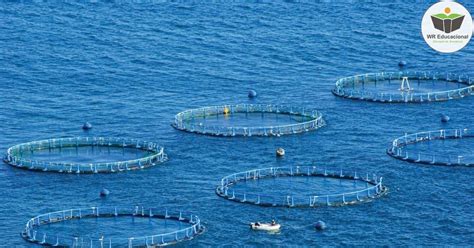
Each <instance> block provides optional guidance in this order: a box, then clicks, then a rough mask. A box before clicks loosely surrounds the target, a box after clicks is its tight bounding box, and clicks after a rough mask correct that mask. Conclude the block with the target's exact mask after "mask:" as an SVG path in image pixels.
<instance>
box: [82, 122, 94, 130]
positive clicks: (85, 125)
mask: <svg viewBox="0 0 474 248" xmlns="http://www.w3.org/2000/svg"><path fill="white" fill-rule="evenodd" d="M91 128H92V124H90V123H89V122H86V123H84V125H82V129H84V130H89V129H91Z"/></svg>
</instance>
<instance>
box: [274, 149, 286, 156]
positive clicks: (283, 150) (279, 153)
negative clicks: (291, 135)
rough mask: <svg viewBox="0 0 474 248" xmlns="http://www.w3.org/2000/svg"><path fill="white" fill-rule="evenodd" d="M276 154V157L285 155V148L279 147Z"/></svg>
mask: <svg viewBox="0 0 474 248" xmlns="http://www.w3.org/2000/svg"><path fill="white" fill-rule="evenodd" d="M276 155H277V157H283V156H285V149H283V148H281V147H279V148H278V149H277V150H276Z"/></svg>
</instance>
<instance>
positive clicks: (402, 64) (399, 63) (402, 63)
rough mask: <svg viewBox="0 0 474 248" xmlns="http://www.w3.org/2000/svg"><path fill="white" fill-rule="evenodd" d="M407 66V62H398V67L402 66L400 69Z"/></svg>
mask: <svg viewBox="0 0 474 248" xmlns="http://www.w3.org/2000/svg"><path fill="white" fill-rule="evenodd" d="M406 65H407V62H406V61H405V60H402V61H400V62H398V66H400V67H404V66H406Z"/></svg>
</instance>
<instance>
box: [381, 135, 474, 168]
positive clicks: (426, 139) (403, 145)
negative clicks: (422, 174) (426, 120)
mask: <svg viewBox="0 0 474 248" xmlns="http://www.w3.org/2000/svg"><path fill="white" fill-rule="evenodd" d="M473 137H474V134H473V133H472V132H471V131H470V130H468V129H443V130H437V131H426V132H419V133H413V134H405V135H404V136H401V137H399V138H396V139H395V140H393V142H392V146H391V147H390V148H389V149H387V154H388V155H390V156H392V157H394V158H396V159H400V160H403V161H407V162H411V163H420V164H431V165H446V166H456V165H458V166H459V165H460V166H473V165H474V155H473V152H472V150H469V148H470V147H472V146H471V145H470V144H465V147H468V148H467V152H465V153H462V154H460V150H458V149H456V148H453V149H452V152H451V151H449V150H447V148H446V147H442V148H439V147H435V146H433V145H431V146H427V150H428V151H427V152H425V151H420V150H419V149H412V147H414V146H416V145H420V144H426V145H429V144H430V143H433V142H440V141H442V142H446V141H453V140H456V141H461V140H465V139H469V138H473ZM470 141H471V142H472V140H470ZM437 148H439V150H440V151H438V152H430V151H429V150H437ZM425 150H426V149H425Z"/></svg>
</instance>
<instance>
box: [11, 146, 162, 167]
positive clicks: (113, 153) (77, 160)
mask: <svg viewBox="0 0 474 248" xmlns="http://www.w3.org/2000/svg"><path fill="white" fill-rule="evenodd" d="M115 159H118V160H115ZM167 159H168V157H167V155H166V154H165V152H164V148H163V147H162V146H159V145H158V144H156V143H153V142H147V141H139V140H135V139H123V138H106V137H73V138H57V139H47V140H40V141H32V142H27V143H23V144H19V145H15V146H12V147H10V148H8V150H7V152H6V154H5V156H4V161H5V162H6V163H7V164H9V165H11V166H14V167H17V168H21V169H27V170H34V171H44V172H59V173H78V174H79V173H113V172H122V171H130V170H139V169H144V168H148V167H152V166H155V165H157V164H159V163H162V162H165V161H166V160H167Z"/></svg>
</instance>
